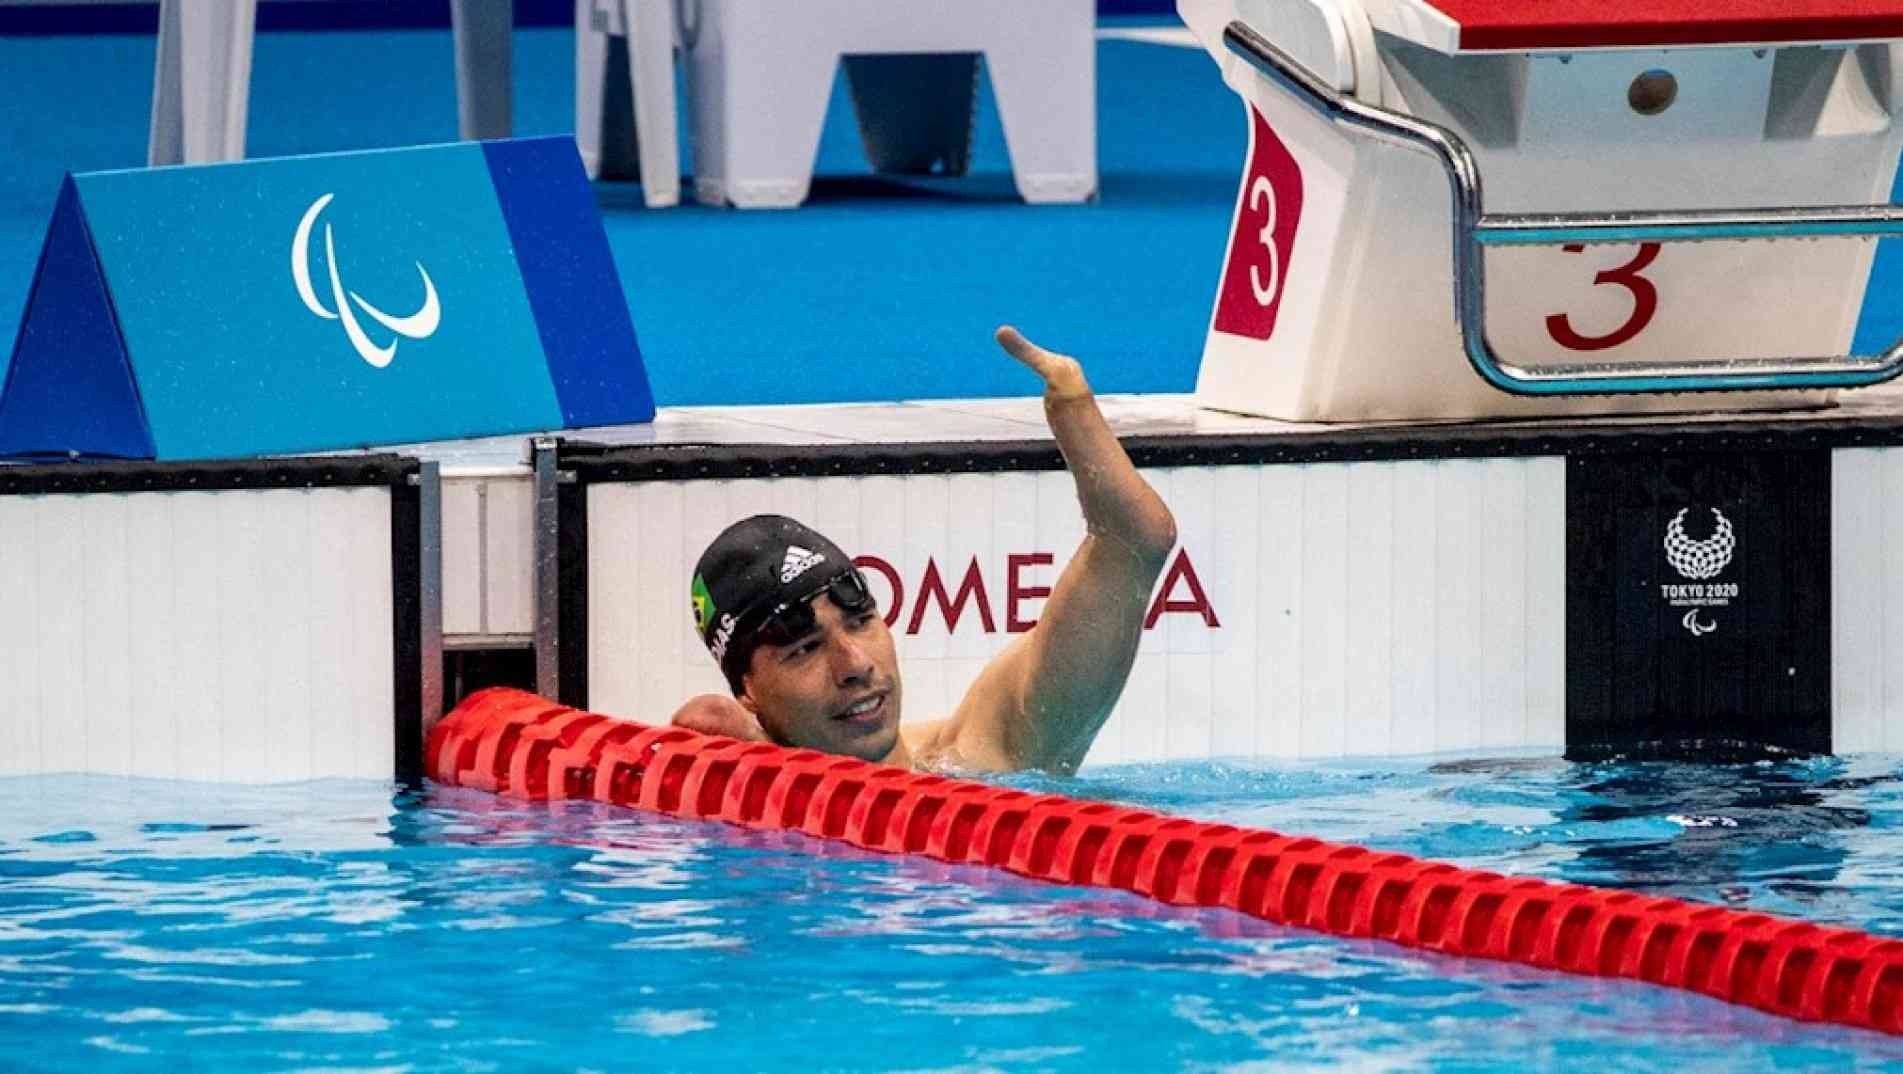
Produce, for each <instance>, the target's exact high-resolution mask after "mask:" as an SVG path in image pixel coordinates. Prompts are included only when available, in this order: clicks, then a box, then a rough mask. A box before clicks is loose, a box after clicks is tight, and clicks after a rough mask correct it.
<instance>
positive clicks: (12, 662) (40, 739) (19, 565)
mask: <svg viewBox="0 0 1903 1074" xmlns="http://www.w3.org/2000/svg"><path fill="white" fill-rule="evenodd" d="M0 547H4V548H6V549H7V555H6V556H5V557H4V559H3V560H0V608H5V609H7V611H8V614H6V615H0V653H4V655H0V670H4V671H5V672H6V673H8V674H9V675H10V678H9V682H10V683H13V684H14V685H15V689H14V692H13V697H14V698H15V700H14V701H13V702H11V703H8V704H5V705H0V744H3V747H0V772H97V773H106V774H123V775H134V776H152V777H161V778H182V779H200V780H224V781H229V782H246V783H251V782H259V783H264V782H278V781H284V780H302V779H310V778H319V777H330V776H336V777H350V778H373V779H387V778H389V777H390V775H391V773H392V770H393V766H394V763H395V756H394V736H393V733H392V727H393V719H394V711H395V698H394V693H393V686H392V659H393V656H392V641H391V635H390V631H391V627H392V623H391V617H392V611H391V598H390V507H389V494H388V493H387V492H386V491H384V490H380V489H335V490H315V491H313V490H279V489H273V490H267V491H249V492H219V493H200V492H177V493H173V492H165V493H157V492H155V493H133V494H91V495H84V496H72V495H59V496H5V497H0ZM338 638H348V639H352V640H351V642H350V644H349V646H348V649H349V651H348V653H347V654H346V655H345V656H344V658H342V659H333V658H332V656H331V654H333V653H334V652H335V651H336V650H335V648H334V647H333V646H332V644H331V642H332V640H333V639H338ZM333 744H339V745H341V746H342V747H345V748H344V749H338V748H336V747H334V746H333Z"/></svg>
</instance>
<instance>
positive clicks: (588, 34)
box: [575, 0, 681, 208]
mask: <svg viewBox="0 0 1903 1074" xmlns="http://www.w3.org/2000/svg"><path fill="white" fill-rule="evenodd" d="M678 33H679V30H678V27H677V25H676V22H675V14H674V0H575V144H576V146H577V147H578V148H579V149H580V151H581V160H582V166H583V167H585V168H587V169H588V174H589V176H590V177H592V178H598V179H626V178H633V177H635V176H637V175H638V177H639V178H640V180H641V194H642V198H643V200H644V201H646V202H647V205H648V207H649V208H663V207H666V206H670V205H677V204H679V203H680V200H681V162H680V150H679V148H678V139H679V128H678V126H677V123H678V121H677V119H676V111H677V109H676V104H675V95H674V53H675V49H676V47H677V46H678V43H679V42H678Z"/></svg>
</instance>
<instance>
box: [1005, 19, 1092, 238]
mask: <svg viewBox="0 0 1903 1074" xmlns="http://www.w3.org/2000/svg"><path fill="white" fill-rule="evenodd" d="M1024 7H1025V9H1026V11H1025V17H1026V19H1027V20H1029V19H1032V18H1036V19H1037V21H1038V22H1039V23H1040V25H1039V26H1037V27H1036V32H1030V31H1031V29H1032V28H1031V27H1026V30H1027V32H1025V33H1024V34H1023V35H1022V36H1019V37H1017V38H1016V39H1015V40H1014V41H1013V42H1012V43H1009V44H1005V45H1001V46H999V47H995V48H990V49H987V50H986V51H985V62H986V64H987V65H988V66H989V67H990V69H991V86H992V88H993V89H994V90H996V91H997V95H998V114H999V117H1000V118H1001V119H1002V120H1003V121H1004V140H1005V144H1006V145H1007V146H1008V147H1009V149H1010V151H1011V171H1012V173H1013V175H1014V176H1015V177H1016V179H1017V186H1018V193H1020V194H1022V195H1023V196H1024V200H1025V201H1028V202H1034V203H1053V202H1077V201H1085V200H1088V199H1089V198H1091V197H1092V196H1094V195H1095V194H1096V192H1097V40H1096V34H1095V32H1094V21H1093V20H1094V17H1095V16H1094V14H1093V9H1092V6H1091V3H1090V0H1052V2H1051V3H1049V4H1048V6H1045V5H1039V6H1036V7H1033V6H1032V5H1029V4H1027V5H1024Z"/></svg>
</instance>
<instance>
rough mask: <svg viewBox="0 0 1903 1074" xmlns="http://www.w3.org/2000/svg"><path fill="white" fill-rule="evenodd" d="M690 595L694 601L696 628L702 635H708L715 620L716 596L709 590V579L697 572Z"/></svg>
mask: <svg viewBox="0 0 1903 1074" xmlns="http://www.w3.org/2000/svg"><path fill="white" fill-rule="evenodd" d="M688 595H689V596H690V597H692V598H693V601H694V629H695V630H696V631H698V632H699V633H700V636H701V637H703V638H704V637H706V636H707V627H708V626H709V625H710V624H712V623H713V621H714V598H713V594H711V593H709V592H707V579H705V578H703V577H701V576H700V575H698V574H696V575H695V576H694V586H693V588H692V589H691V590H690V591H689V593H688Z"/></svg>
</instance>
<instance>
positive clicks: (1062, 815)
mask: <svg viewBox="0 0 1903 1074" xmlns="http://www.w3.org/2000/svg"><path fill="white" fill-rule="evenodd" d="M425 749H426V765H427V769H426V770H427V771H428V773H429V775H430V777H431V778H432V779H435V780H436V781H437V782H439V783H443V784H447V785H451V786H459V787H471V788H477V789H480V790H486V791H492V792H495V793H497V794H502V795H507V796H510V797H514V798H522V799H528V800H531V801H547V800H561V799H586V800H590V801H596V802H603V803H609V804H613V805H621V806H627V807H630V808H634V809H641V810H645V811H648V812H653V813H662V814H666V815H668V816H674V817H685V818H692V819H698V820H720V821H726V822H728V823H730V824H738V825H742V826H744V827H748V828H759V829H768V830H775V831H796V832H804V833H806V834H808V835H811V836H814V837H817V838H821V839H832V840H839V841H843V842H846V843H850V844H852V845H854V846H857V847H861V848H864V849H866V850H873V851H881V852H885V853H892V854H922V855H925V856H927V857H931V858H936V859H938V860H940V861H945V862H953V863H959V864H973V865H990V866H995V867H998V868H1003V869H1008V870H1010V871H1011V872H1014V873H1018V874H1020V875H1023V876H1028V877H1035V878H1037V879H1040V880H1048V881H1053V882H1055V883H1060V884H1071V885H1091V886H1098V887H1113V888H1121V889H1123V890H1125V891H1130V892H1134V893H1136V894H1139V895H1146V896H1149V897H1150V898H1153V899H1157V900H1159V901H1161V902H1165V903H1169V904H1172V905H1177V906H1206V907H1221V908H1225V909H1230V910H1236V911H1239V912H1241V913H1245V914H1250V915H1252V916H1254V917H1258V918H1261V919H1263V920H1265V921H1271V922H1275V923H1277V924H1282V925H1291V926H1296V927H1301V928H1308V929H1314V930H1317V931H1321V932H1327V933H1332V934H1333V935H1336V936H1345V937H1351V938H1362V939H1377V940H1386V941H1388V942H1390V943H1396V944H1400V945H1402V946H1406V947H1414V948H1419V949H1422V950H1427V951H1436V952H1440V953H1443V954H1450V955H1460V956H1464V957H1468V958H1485V959H1493V960H1496V961H1502V962H1514V963H1519V964H1522V965H1527V966H1534V967H1539V968H1542V969H1550V970H1558V971H1562V972H1567V973H1575V974H1584V975H1588V976H1596V977H1628V978H1633V979H1636V980H1642V981H1648V982H1651V983H1652V984H1657V985H1663V986H1666V987H1668V988H1679V989H1684V990H1686V991H1691V992H1698V993H1702V994H1704V995H1708V996H1712V997H1715V998H1717V999H1721V1000H1725V1001H1727V1002H1730V1003H1736V1004H1741V1005H1744V1006H1749V1007H1755V1008H1758V1009H1759V1010H1763V1011H1769V1012H1771V1013H1773V1014H1779V1015H1783V1016H1786V1017H1789V1018H1797V1019H1803V1020H1805V1021H1817V1022H1834V1023H1837V1024H1840V1025H1846V1026H1855V1027H1859V1028H1865V1029H1875V1030H1878V1031H1881V1032H1884V1033H1892V1034H1895V1033H1903V942H1900V941H1898V940H1894V939H1889V938H1886V937H1881V936H1874V935H1871V934H1869V933H1865V932H1859V931H1856V930H1853V929H1839V928H1825V927H1822V926H1819V925H1814V924H1810V923H1808V922H1803V921H1798V920H1794V919H1791V918H1785V917H1778V916H1775V915H1771V914H1762V913H1749V912H1745V911H1739V910H1732V909H1728V908H1725V907H1720V906H1710V905H1706V904H1702V903H1696V902H1689V901H1686V900H1682V899H1671V898H1657V897H1650V896H1644V895H1637V894H1634V893H1632V892H1624V891H1614V890H1609V889H1603V888H1594V887H1587V886H1584V885H1579V884H1559V883H1553V882H1551V881H1546V880H1540V879H1537V878H1533V877H1513V876H1502V875H1500V874H1497V873H1489V872H1482V871H1479V870H1474V869H1463V868H1461V867H1459V866H1455V865H1449V864H1446V863H1444V862H1436V861H1429V860H1425V859H1421V858H1414V857H1409V856H1408V855H1405V854H1390V853H1384V852H1381V851H1377V850H1370V849H1367V848H1365V847H1358V846H1351V845H1346V844H1342V843H1330V842H1325V841H1322V840H1319V839H1309V838H1304V837H1300V836H1290V835H1282V834H1279V833H1277V832H1272V831H1268V830H1265V829H1252V828H1239V827H1236V826H1234V825H1229V824H1214V823H1209V822H1204V821H1195V820H1190V819H1187V818H1184V817H1172V816H1168V815H1165V814H1160V813H1152V812H1149V811H1147V810H1141V809H1127V808H1123V807H1120V806H1114V805H1110V804H1108V803H1104V802H1079V801H1074V800H1072V799H1069V798H1065V797H1063V796H1062V795H1053V794H1032V793H1030V792H1027V791H1019V790H1013V789H1010V788H1007V787H997V786H992V785H990V784H986V783H979V782H975V781H972V780H961V779H952V778H948V777H945V776H939V775H930V774H925V773H918V772H912V771H909V770H906V769H902V768H895V767H893V766H890V765H880V764H871V763H868V762H865V761H860V760H857V759H855V758H851V757H838V756H833V755H831V754H824V753H820V752H817V751H815V750H796V749H789V748H786V747H783V746H776V745H771V744H767V743H759V742H739V741H736V740H734V739H730V738H722V737H717V736H711V735H702V734H699V733H696V732H694V731H689V730H687V729H685V728H680V727H651V726H648V725H645V724H640V723H635V722H633V721H629V720H621V719H615V718H611V717H607V716H599V715H595V714H593V713H588V712H582V711H580V710H578V709H572V708H567V707H564V706H561V705H557V704H555V703H553V702H550V701H547V700H544V699H542V698H540V697H536V696H535V695H533V694H528V693H524V692H522V691H519V690H510V689H491V690H484V691H482V692H480V693H477V694H474V695H471V696H470V697H469V698H468V699H466V700H465V701H464V702H463V703H462V704H461V705H459V706H457V708H456V710H455V711H454V712H451V713H450V714H449V715H448V716H446V717H444V718H443V720H442V721H441V722H439V723H438V724H437V725H436V726H435V728H433V729H432V730H431V732H430V736H429V741H428V743H427V745H426V747H425Z"/></svg>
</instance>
